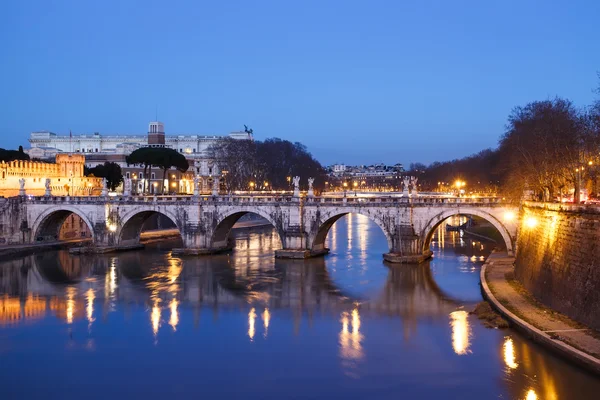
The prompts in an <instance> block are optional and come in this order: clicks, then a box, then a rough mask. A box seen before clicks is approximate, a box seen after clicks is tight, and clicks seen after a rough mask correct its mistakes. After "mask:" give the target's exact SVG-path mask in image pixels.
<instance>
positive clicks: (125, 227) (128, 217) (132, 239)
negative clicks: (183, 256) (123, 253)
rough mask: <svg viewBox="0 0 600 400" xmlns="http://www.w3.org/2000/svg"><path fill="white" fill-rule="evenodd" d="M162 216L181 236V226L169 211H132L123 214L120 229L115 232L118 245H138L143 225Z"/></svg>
mask: <svg viewBox="0 0 600 400" xmlns="http://www.w3.org/2000/svg"><path fill="white" fill-rule="evenodd" d="M157 214H158V215H163V216H165V217H167V218H169V219H170V220H171V222H172V223H173V224H174V225H175V226H176V227H177V230H178V231H179V234H180V235H181V226H180V224H179V222H178V220H177V217H176V216H175V215H174V214H173V213H171V212H170V211H166V210H161V211H156V210H139V209H138V210H134V211H131V212H129V213H128V214H125V215H124V216H123V218H121V221H120V222H121V223H120V224H119V225H120V228H119V229H118V232H117V237H118V241H117V243H119V245H121V246H123V245H129V244H139V243H140V236H141V233H142V228H143V227H144V223H145V222H146V221H148V219H149V218H150V217H152V216H154V215H157Z"/></svg>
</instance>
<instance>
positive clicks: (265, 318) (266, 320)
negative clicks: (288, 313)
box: [262, 308, 271, 339]
mask: <svg viewBox="0 0 600 400" xmlns="http://www.w3.org/2000/svg"><path fill="white" fill-rule="evenodd" d="M262 320H263V328H264V329H265V332H264V337H265V339H266V338H267V335H268V333H269V322H271V313H270V312H269V309H268V308H265V311H263V313H262Z"/></svg>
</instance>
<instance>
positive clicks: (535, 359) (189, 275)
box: [0, 215, 600, 399]
mask: <svg viewBox="0 0 600 400" xmlns="http://www.w3.org/2000/svg"><path fill="white" fill-rule="evenodd" d="M460 221H461V220H458V221H452V224H453V225H456V224H458V223H461V222H460ZM278 246H280V243H279V238H278V237H277V235H276V233H275V232H274V231H273V230H268V229H267V230H262V231H259V232H253V231H247V230H244V231H239V232H237V240H236V251H235V252H234V253H232V254H229V255H227V254H226V255H218V256H214V257H213V256H211V257H202V258H190V259H179V258H175V257H171V256H170V255H169V253H168V251H166V250H163V249H161V246H157V247H150V248H148V249H147V250H146V251H143V252H131V253H120V254H117V255H110V256H98V257H89V256H88V257H86V256H81V257H71V256H69V255H68V254H65V252H54V253H47V254H46V253H44V254H40V255H35V256H31V257H26V258H23V259H19V260H14V261H9V262H4V263H1V264H0V339H1V340H0V356H1V357H2V358H3V362H2V363H0V364H1V365H0V384H1V386H0V387H1V388H4V389H0V390H4V391H5V393H6V394H8V396H7V397H6V398H36V397H41V396H43V395H44V394H45V393H48V391H47V389H48V388H54V389H55V390H57V393H61V397H62V398H79V397H84V396H85V397H87V398H95V397H97V398H102V397H106V396H108V395H109V394H114V393H119V391H122V390H124V389H125V388H131V387H135V390H136V393H137V396H138V397H152V398H154V397H157V396H161V395H163V396H166V395H172V392H171V389H167V388H164V387H163V386H161V385H160V382H161V381H164V379H170V380H173V381H178V382H180V383H181V385H180V386H181V388H182V389H178V390H179V392H178V394H179V395H180V396H181V397H190V396H192V395H196V394H199V393H202V394H205V395H206V396H207V397H212V398H237V397H238V394H239V393H241V392H243V393H245V397H247V398H269V397H273V398H277V397H279V398H288V397H296V398H303V397H312V398H319V397H328V398H329V397H331V396H328V395H327V393H330V392H331V391H332V390H334V389H335V393H336V396H341V397H349V398H398V397H402V396H404V397H406V398H440V397H443V398H457V397H460V398H475V399H480V398H516V399H524V398H540V399H556V398H561V399H565V398H574V399H585V398H594V395H595V393H597V391H598V390H600V385H599V384H598V381H597V380H595V379H594V378H592V377H590V376H588V375H587V374H585V373H582V372H580V371H578V370H576V369H575V368H573V367H571V366H569V365H567V364H566V363H564V362H562V361H561V360H558V359H556V358H555V357H553V356H551V355H549V354H547V353H546V352H544V351H543V350H542V349H540V348H538V347H537V346H535V345H533V344H531V343H529V342H528V341H526V340H524V339H523V338H522V337H521V336H520V335H518V334H516V333H514V332H512V331H497V330H490V329H486V328H484V327H483V326H482V325H481V324H480V323H479V321H478V320H477V319H475V318H473V317H472V316H469V314H468V310H469V309H470V308H472V306H473V305H474V304H475V302H477V301H479V300H480V299H481V296H480V293H479V286H478V282H479V277H478V274H479V268H480V266H481V263H482V261H481V260H482V257H485V256H486V255H487V254H488V252H489V251H490V249H491V247H492V246H493V245H492V244H491V243H487V242H486V243H483V242H480V241H473V240H472V239H470V238H469V237H467V236H465V235H463V234H461V233H460V232H446V231H445V228H444V227H443V226H440V227H439V228H438V229H437V234H436V236H435V237H434V239H433V241H432V244H431V248H432V250H433V251H434V259H433V260H432V261H430V262H428V263H425V264H422V265H419V266H407V265H402V266H393V265H384V263H383V262H382V260H381V254H382V253H384V252H386V251H387V241H386V239H385V237H384V235H383V234H382V232H381V231H380V229H379V227H378V226H377V225H376V224H374V223H372V222H370V221H369V220H368V219H367V218H366V217H362V216H359V215H351V216H348V217H345V218H342V219H340V220H339V221H338V222H337V223H336V224H334V225H333V227H332V230H331V232H330V235H329V236H328V239H327V247H329V248H330V249H331V254H330V255H328V256H327V257H325V258H319V259H313V260H309V261H306V262H303V261H285V260H275V259H274V258H273V257H272V252H271V251H270V250H265V248H266V249H271V248H273V247H275V248H276V247H278ZM57 255H58V257H57ZM109 314H110V315H109ZM273 315H276V318H273ZM257 319H259V320H258V321H257ZM261 322H262V323H261ZM65 327H68V330H65V329H64V328H65ZM65 343H66V346H65ZM67 352H68V353H67ZM46 359H51V360H52V366H53V367H52V368H51V369H50V370H49V369H48V368H45V366H46V364H47V363H44V362H41V361H42V360H46ZM108 359H114V360H119V370H120V371H123V370H126V371H128V373H127V374H123V373H122V372H119V371H114V372H112V371H111V370H109V371H107V370H106V368H105V367H104V365H105V361H103V360H108ZM36 360H39V361H40V362H39V363H36V362H35V361H36ZM8 366H10V367H8ZM167 366H168V368H165V367H167ZM84 371H85V373H84ZM191 371H193V374H192V373H190V372H191ZM159 373H160V375H159ZM54 375H56V377H54V378H53V376H54ZM63 376H69V377H70V379H71V380H72V381H76V382H79V383H80V384H81V386H77V387H76V388H73V387H71V388H69V390H67V388H66V387H65V386H64V385H63V384H62V383H61V382H64V380H63ZM100 376H102V379H100V378H99V377H100ZM229 376H235V377H236V384H235V385H231V384H230V382H229V381H228V378H226V377H229ZM432 376H433V377H435V378H433V379H432V378H431V377H432ZM25 377H26V379H27V381H28V382H29V383H28V384H27V385H23V384H20V382H21V380H20V379H21V378H23V379H24V378H25ZM42 381H43V382H45V383H47V384H44V385H41V384H40V385H36V384H35V383H36V382H42ZM99 381H101V382H102V386H101V387H98V386H96V390H94V391H89V390H87V389H86V387H92V386H94V384H96V383H97V382H99ZM48 382H49V383H48ZM142 382H143V383H142ZM265 388H268V389H265ZM382 388H385V389H382ZM0 393H1V392H0ZM401 395H402V396H401Z"/></svg>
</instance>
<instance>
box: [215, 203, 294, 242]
mask: <svg viewBox="0 0 600 400" xmlns="http://www.w3.org/2000/svg"><path fill="white" fill-rule="evenodd" d="M246 214H256V215H258V216H260V217H262V218H264V219H266V220H267V221H269V223H270V224H271V225H272V226H273V228H274V229H275V231H276V232H277V235H278V236H279V241H280V242H281V247H282V248H285V235H284V233H283V227H282V223H281V222H279V223H278V222H277V221H276V220H275V219H274V218H273V217H272V216H271V215H269V214H268V213H265V212H263V211H262V210H260V209H259V208H258V207H256V208H253V209H251V210H250V209H246V208H239V209H237V208H236V209H234V210H229V211H228V212H226V213H224V214H223V215H221V216H219V219H218V221H217V224H216V227H215V229H214V230H213V232H212V235H211V238H210V248H212V249H226V248H229V235H230V233H231V230H232V229H233V226H234V225H235V223H236V222H237V221H238V220H239V219H240V218H242V217H243V216H244V215H246Z"/></svg>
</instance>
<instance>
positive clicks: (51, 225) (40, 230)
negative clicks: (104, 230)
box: [31, 206, 94, 242]
mask: <svg viewBox="0 0 600 400" xmlns="http://www.w3.org/2000/svg"><path fill="white" fill-rule="evenodd" d="M71 215H76V216H78V217H79V218H80V219H81V220H82V221H83V222H84V223H85V224H86V225H87V228H88V230H89V232H90V237H91V238H92V239H94V225H93V224H92V221H91V220H90V219H89V218H88V217H87V216H86V215H85V213H83V212H82V211H81V210H79V209H77V208H76V207H72V206H60V207H51V208H49V209H47V210H45V211H43V212H42V213H41V214H40V215H39V216H38V217H37V218H36V220H35V221H34V222H33V225H32V227H31V233H32V234H33V237H32V241H34V242H38V241H54V240H59V239H60V237H59V235H60V230H61V228H62V226H63V224H64V223H65V221H66V220H67V218H68V217H70V216H71Z"/></svg>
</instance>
